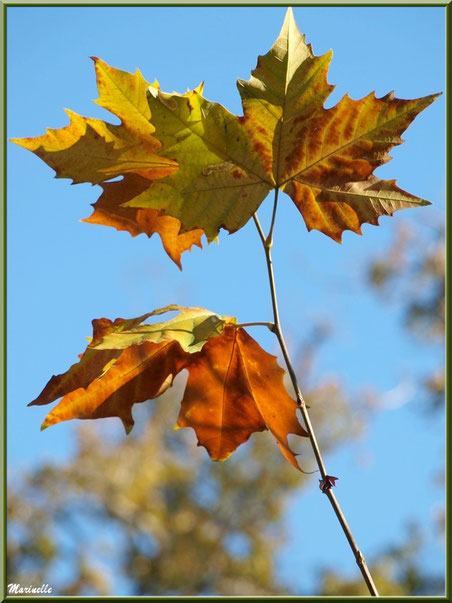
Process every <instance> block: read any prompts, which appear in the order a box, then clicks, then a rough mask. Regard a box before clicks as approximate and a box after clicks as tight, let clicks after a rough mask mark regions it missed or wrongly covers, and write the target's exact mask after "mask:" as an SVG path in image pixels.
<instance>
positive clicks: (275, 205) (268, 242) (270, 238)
mask: <svg viewBox="0 0 452 603" xmlns="http://www.w3.org/2000/svg"><path fill="white" fill-rule="evenodd" d="M278 192H279V188H277V189H275V200H274V202H273V213H272V221H271V224H270V231H269V233H268V237H267V239H266V241H265V244H266V245H267V246H268V247H271V246H272V245H273V230H274V228H275V219H276V209H277V208H278Z"/></svg>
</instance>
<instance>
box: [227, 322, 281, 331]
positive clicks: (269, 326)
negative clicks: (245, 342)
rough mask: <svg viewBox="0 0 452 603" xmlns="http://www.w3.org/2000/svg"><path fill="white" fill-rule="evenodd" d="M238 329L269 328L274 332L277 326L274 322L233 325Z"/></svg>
mask: <svg viewBox="0 0 452 603" xmlns="http://www.w3.org/2000/svg"><path fill="white" fill-rule="evenodd" d="M233 326H234V327H236V328H237V329H238V328H239V327H267V329H270V331H273V330H274V328H275V324H274V323H273V322H241V323H237V324H235V325H233Z"/></svg>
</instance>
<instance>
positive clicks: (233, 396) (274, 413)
mask: <svg viewBox="0 0 452 603" xmlns="http://www.w3.org/2000/svg"><path fill="white" fill-rule="evenodd" d="M187 368H188V371H189V377H188V381H187V386H186V391H185V395H184V399H183V400H182V407H181V411H180V414H179V418H178V421H177V427H192V428H193V429H194V430H195V432H196V435H197V437H198V445H200V446H204V447H205V448H206V449H207V451H208V453H209V455H210V456H211V458H212V459H213V460H216V461H222V460H224V459H226V458H227V457H228V456H229V455H230V454H231V453H232V452H234V451H235V450H236V449H237V447H238V446H240V444H243V443H244V442H246V441H247V440H248V438H249V437H250V435H251V434H252V433H254V432H256V431H264V430H266V429H269V430H270V431H271V432H272V434H273V435H274V436H275V438H276V441H277V443H278V445H279V447H280V449H281V452H282V453H283V455H284V456H285V457H286V459H287V460H288V461H289V462H290V463H291V464H292V465H293V466H294V467H295V468H297V469H299V466H298V463H297V461H296V455H295V454H294V452H293V451H292V450H291V449H290V447H289V444H288V441H287V436H288V434H289V433H293V434H296V435H300V436H307V433H306V431H305V430H304V429H303V428H302V427H301V425H300V424H299V422H298V419H297V417H296V409H297V405H296V403H295V401H294V400H293V399H292V398H291V397H290V396H289V395H288V393H287V391H286V388H285V386H284V383H283V375H284V371H283V369H282V368H280V367H279V366H278V364H277V362H276V358H275V357H274V356H272V355H270V354H268V353H267V352H265V351H264V350H263V349H262V348H261V347H260V346H259V344H258V343H257V342H256V341H254V339H252V338H251V337H250V336H249V335H248V334H247V333H246V331H244V330H243V329H242V328H239V329H237V328H234V327H231V326H225V329H224V332H223V335H220V336H218V337H214V338H212V339H210V340H209V341H208V342H207V343H206V344H205V345H204V347H203V348H202V350H201V352H199V353H198V354H195V355H193V357H192V361H191V363H190V365H189V366H188V367H187Z"/></svg>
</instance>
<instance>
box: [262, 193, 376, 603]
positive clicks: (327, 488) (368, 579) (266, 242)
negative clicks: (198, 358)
mask: <svg viewBox="0 0 452 603" xmlns="http://www.w3.org/2000/svg"><path fill="white" fill-rule="evenodd" d="M277 203H278V189H276V190H275V199H274V203H273V215H272V222H271V226H270V232H269V235H268V237H265V234H264V232H263V230H262V226H261V224H260V222H259V218H258V217H257V214H254V216H253V217H254V222H255V224H256V228H257V231H258V233H259V237H260V239H261V241H262V244H263V247H264V251H265V258H266V261H267V271H268V280H269V283H270V292H271V298H272V308H273V316H274V321H275V324H274V328H273V331H274V333H275V334H276V337H277V338H278V341H279V345H280V347H281V351H282V354H283V356H284V360H285V363H286V366H287V370H288V373H289V377H290V380H291V382H292V385H293V388H294V390H295V395H296V398H297V406H298V408H299V409H300V412H301V416H302V417H303V421H304V423H305V426H306V431H307V432H308V435H309V439H310V442H311V446H312V450H313V452H314V456H315V459H316V461H317V466H318V468H319V471H320V474H321V476H322V483H323V484H325V485H324V486H323V487H322V488H321V489H322V492H324V493H325V494H326V495H327V498H328V500H329V501H330V503H331V506H332V507H333V509H334V512H335V513H336V516H337V518H338V520H339V523H340V524H341V527H342V530H343V531H344V534H345V536H346V538H347V540H348V543H349V545H350V548H351V549H352V551H353V554H354V555H355V559H356V563H357V564H358V567H359V569H360V570H361V574H362V576H363V578H364V581H365V583H366V585H367V588H368V589H369V592H370V594H371V595H372V596H373V597H378V596H379V595H378V591H377V588H376V586H375V584H374V581H373V579H372V576H371V574H370V571H369V569H368V567H367V564H366V561H365V559H364V557H363V555H362V553H361V551H360V550H359V548H358V545H357V544H356V541H355V539H354V538H353V534H352V532H351V530H350V528H349V526H348V524H347V521H346V519H345V517H344V514H343V513H342V510H341V508H340V506H339V503H338V502H337V499H336V497H335V495H334V494H333V492H332V491H331V483H330V482H329V476H328V474H327V472H326V468H325V464H324V462H323V459H322V455H321V452H320V448H319V445H318V443H317V438H316V436H315V432H314V428H313V426H312V423H311V419H310V417H309V413H308V409H307V407H306V403H305V401H304V398H303V395H302V393H301V390H300V386H299V385H298V380H297V376H296V374H295V370H294V368H293V365H292V361H291V359H290V356H289V351H288V349H287V345H286V342H285V340H284V335H283V333H282V329H281V323H280V320H279V311H278V300H277V296H276V286H275V276H274V272H273V262H272V257H271V248H272V244H273V229H274V226H275V217H276V208H277Z"/></svg>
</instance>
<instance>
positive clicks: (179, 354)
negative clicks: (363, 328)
mask: <svg viewBox="0 0 452 603" xmlns="http://www.w3.org/2000/svg"><path fill="white" fill-rule="evenodd" d="M174 310H178V311H179V315H178V316H177V317H176V318H173V319H171V320H169V321H167V322H163V323H157V324H145V322H144V321H145V320H146V319H147V318H150V317H151V316H154V315H160V314H163V313H165V312H168V311H174ZM183 369H187V370H188V373H189V376H188V381H187V385H186V388H185V394H184V397H183V400H182V405H181V411H180V414H179V418H178V420H177V424H176V427H193V429H194V430H195V432H196V435H197V437H198V443H199V445H201V446H204V447H205V448H206V449H207V451H208V453H209V455H210V457H211V458H212V459H213V460H216V461H221V460H224V459H226V458H227V457H228V456H229V455H230V454H231V453H232V452H234V450H236V448H237V447H238V446H239V445H240V444H242V443H243V442H246V441H247V440H248V438H249V437H250V435H251V434H252V433H254V432H256V431H264V430H266V429H269V430H270V431H271V433H272V434H273V435H274V437H275V438H276V441H277V443H278V445H279V447H280V449H281V452H282V453H283V455H284V456H285V457H286V458H287V460H288V461H289V462H290V463H291V464H292V465H293V466H294V467H296V468H297V469H298V468H299V467H298V463H297V460H296V455H295V454H294V453H293V451H292V450H291V448H290V447H289V443H288V441H287V436H288V434H289V433H292V434H296V435H300V436H307V433H306V432H305V430H304V429H303V428H302V427H301V425H300V424H299V422H298V419H297V417H296V410H297V405H296V402H295V400H293V399H292V398H291V397H290V396H289V395H288V393H287V390H286V388H285V386H284V383H283V375H284V371H283V370H282V368H280V367H279V366H278V364H277V362H276V358H275V357H274V356H271V355H270V354H268V353H267V352H265V351H264V350H263V349H262V348H261V347H260V346H259V344H258V343H257V342H256V341H255V340H254V339H252V338H251V337H250V336H249V335H248V333H247V332H246V331H245V330H244V329H243V328H240V327H238V326H236V320H235V319H234V318H232V317H227V316H219V315H217V314H213V313H212V312H209V311H208V310H204V309H203V308H182V307H180V306H168V307H166V308H162V309H159V310H155V311H154V312H151V313H149V314H145V315H144V316H140V317H138V318H135V319H130V320H124V319H121V318H118V319H116V320H115V321H114V322H112V321H110V320H107V319H105V318H104V319H99V320H94V321H93V337H92V340H91V342H90V343H89V345H88V347H87V348H86V350H85V352H84V353H83V354H82V355H81V356H80V360H79V362H78V363H77V364H74V365H72V366H71V367H70V369H69V370H68V371H67V372H66V373H64V374H62V375H58V376H54V377H52V379H51V380H50V381H49V383H48V384H47V385H46V387H45V388H44V390H43V391H42V393H41V394H40V396H39V397H38V398H37V399H36V400H34V401H33V402H31V403H30V404H31V405H41V404H48V403H49V402H53V401H54V400H56V399H57V398H60V397H61V396H63V398H62V400H61V401H60V402H59V403H58V404H57V406H55V408H54V409H53V410H52V411H51V412H50V413H49V414H48V415H47V417H46V418H45V420H44V423H43V424H42V428H43V429H44V428H46V427H49V426H50V425H53V424H55V423H59V422H60V421H67V420H68V419H73V418H78V419H97V418H101V417H113V416H117V417H119V418H120V419H121V421H122V422H123V424H124V427H125V430H126V432H127V433H129V431H130V430H131V429H132V427H133V424H134V421H133V418H132V413H131V409H132V406H133V405H134V404H136V403H139V402H144V401H146V400H150V399H153V398H157V397H158V396H160V395H161V394H162V393H163V392H165V391H166V390H167V389H168V387H170V386H171V384H172V382H173V379H174V377H176V376H177V375H178V374H179V373H180V371H182V370H183ZM275 400H277V401H278V406H277V407H276V406H275Z"/></svg>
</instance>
